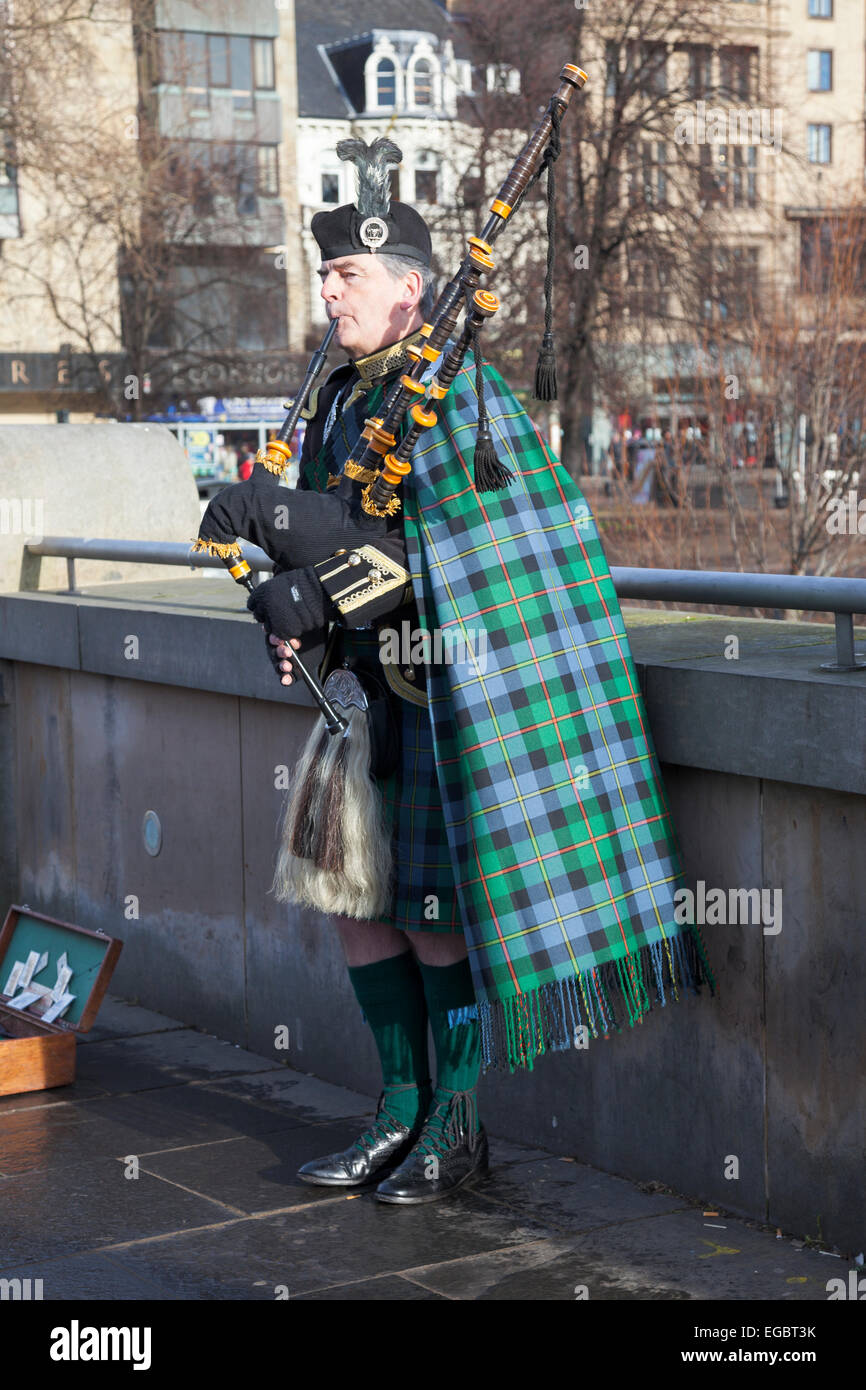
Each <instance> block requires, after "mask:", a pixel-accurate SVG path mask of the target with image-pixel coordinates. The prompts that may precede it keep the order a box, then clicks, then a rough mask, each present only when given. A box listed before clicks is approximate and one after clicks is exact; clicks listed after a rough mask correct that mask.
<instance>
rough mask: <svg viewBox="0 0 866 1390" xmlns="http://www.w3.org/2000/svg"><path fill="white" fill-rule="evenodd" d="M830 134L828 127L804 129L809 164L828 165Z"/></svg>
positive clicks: (830, 150) (830, 157)
mask: <svg viewBox="0 0 866 1390" xmlns="http://www.w3.org/2000/svg"><path fill="white" fill-rule="evenodd" d="M832 132H833V127H832V126H829V125H808V126H807V127H806V149H807V158H808V160H809V163H810V164H829V163H830V162H831V159H832V153H833V151H832V144H833V141H832Z"/></svg>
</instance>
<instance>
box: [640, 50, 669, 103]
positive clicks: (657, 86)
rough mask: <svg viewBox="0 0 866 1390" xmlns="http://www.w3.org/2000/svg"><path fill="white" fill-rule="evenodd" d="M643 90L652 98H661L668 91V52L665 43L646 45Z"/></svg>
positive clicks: (641, 75)
mask: <svg viewBox="0 0 866 1390" xmlns="http://www.w3.org/2000/svg"><path fill="white" fill-rule="evenodd" d="M641 60H642V61H641V72H640V78H641V82H640V85H641V90H642V91H644V92H646V93H648V94H649V95H651V96H661V95H663V94H664V93H665V92H666V91H667V89H668V74H667V61H668V52H667V48H666V46H665V45H664V44H663V43H647V44H644V47H643V51H642V53H641Z"/></svg>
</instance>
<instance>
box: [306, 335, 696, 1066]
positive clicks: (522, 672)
mask: <svg viewBox="0 0 866 1390" xmlns="http://www.w3.org/2000/svg"><path fill="white" fill-rule="evenodd" d="M431 370H435V364H434V366H433V368H432V369H431ZM485 401H486V403H487V410H488V415H489V418H490V428H491V432H492V435H493V440H494V443H495V445H496V449H497V453H498V455H499V458H500V460H501V461H502V462H503V463H504V464H505V465H506V466H507V467H508V468H509V469H510V470H511V471H512V472H513V473H514V475H515V476H514V481H513V482H512V483H510V484H509V486H508V487H507V488H506V489H504V490H503V491H501V492H490V493H483V494H479V493H477V492H476V491H475V488H474V485H473V478H472V460H473V454H474V446H475V434H476V428H477V397H476V393H475V385H474V363H473V361H472V357H471V354H470V355H469V357H468V360H467V362H466V364H465V365H464V367H463V369H462V371H461V372H460V373H459V375H458V376H457V378H456V380H455V382H454V384H453V386H452V387H451V389H450V391H449V392H448V395H447V396H446V397H445V399H444V400H443V401H441V402H439V403H438V404H437V412H438V415H439V423H438V425H437V426H435V427H434V428H433V429H432V430H428V431H426V432H425V434H424V435H423V436H422V437H421V439H420V440H419V441H418V444H417V445H416V447H415V450H414V451H413V454H412V470H413V471H412V473H411V474H409V475H408V477H407V478H406V479H405V480H404V482H403V484H402V499H403V523H404V529H405V536H406V543H407V551H408V562H409V568H410V570H411V572H412V580H413V588H414V591H415V597H416V600H417V603H418V611H419V617H420V623H421V627H422V629H426V630H427V632H428V633H429V638H428V639H427V640H428V642H429V646H430V649H431V651H432V652H433V653H434V654H436V642H435V640H434V639H435V634H436V630H437V629H438V630H439V631H440V632H441V637H440V638H439V641H440V642H441V648H440V653H441V656H442V657H444V659H439V660H434V661H431V664H430V665H429V666H428V687H429V692H430V718H431V723H432V728H433V743H434V750H435V758H436V769H437V776H438V780H439V787H440V792H441V797H442V805H443V808H444V812H445V821H446V825H447V832H448V840H449V847H450V852H451V861H452V865H453V870H454V877H455V881H456V885H457V893H458V901H459V904H460V912H461V918H462V921H463V927H464V932H465V935H466V941H467V945H468V949H469V960H470V964H471V968H472V977H473V983H474V988H475V994H476V1000H477V1004H476V1005H474V1006H472V1008H471V1009H469V1010H457V1011H454V1012H453V1016H452V1017H451V1022H452V1023H455V1022H459V1021H462V1019H464V1018H466V1017H468V1016H477V1017H478V1019H479V1021H480V1025H481V1035H482V1057H483V1062H482V1065H483V1069H484V1070H485V1071H487V1070H488V1069H489V1068H491V1067H492V1068H500V1069H504V1068H506V1067H507V1068H508V1069H509V1070H510V1071H512V1072H513V1071H514V1070H515V1068H517V1067H522V1068H528V1069H530V1070H531V1069H532V1065H533V1059H534V1058H535V1057H537V1056H539V1055H541V1054H543V1053H545V1052H548V1051H560V1050H562V1049H565V1048H568V1047H572V1046H574V1047H585V1046H586V1045H587V1043H588V1040H589V1037H590V1036H592V1037H593V1038H598V1037H600V1036H604V1037H608V1036H609V1034H610V1032H611V1030H614V1029H615V1030H617V1031H618V1030H619V1029H620V1028H621V1022H620V1019H621V1017H622V1013H623V1012H624V1013H625V1015H627V1017H628V1021H629V1024H630V1025H632V1026H633V1025H634V1024H635V1023H636V1022H638V1021H639V1020H640V1019H642V1017H643V1015H644V1014H645V1013H646V1012H647V1011H648V1010H649V1009H650V1008H651V1007H652V1001H651V999H650V994H651V992H652V994H653V995H654V1000H655V1002H658V1003H659V1004H661V1005H664V1004H665V1003H666V1002H667V999H668V998H673V999H678V998H679V992H678V990H679V988H685V989H689V990H691V991H693V992H697V991H698V988H699V986H700V985H701V984H702V983H704V982H706V983H707V984H708V985H709V987H710V989H711V991H712V992H713V993H715V982H714V979H713V976H712V972H711V969H710V966H709V963H708V961H707V957H706V953H705V950H704V945H703V942H702V940H701V937H700V933H699V931H698V930H697V927H696V926H694V925H692V924H684V925H679V924H677V923H676V921H675V916H674V912H675V902H674V894H675V893H676V891H677V889H679V888H682V887H684V886H685V880H684V878H683V874H682V869H681V864H680V857H679V851H678V846H677V842H676V836H675V832H674V828H673V825H672V822H671V816H670V811H669V808H668V805H667V800H666V796H665V791H664V786H663V783H662V780H661V774H660V771H659V766H658V761H657V758H656V754H655V750H654V746H653V742H652V736H651V732H650V728H649V725H648V722H647V716H646V710H645V708H644V703H643V699H642V697H641V693H640V687H639V683H638V678H637V674H636V671H635V667H634V663H633V661H632V657H631V653H630V650H629V644H628V638H627V636H626V630H625V625H624V623H623V619H622V614H621V612H620V608H619V603H618V601H617V596H616V592H615V590H614V587H613V582H612V580H611V577H610V572H609V569H608V565H607V561H606V560H605V556H604V552H603V550H602V546H601V542H600V540H599V536H598V531H597V528H596V525H595V522H594V520H593V518H592V515H591V514H590V510H589V507H588V506H587V504H586V502H585V501H584V499H583V497H582V495H581V493H580V490H579V489H578V487H577V486H576V484H575V483H574V482H573V480H572V479H571V477H570V476H569V475H568V474H567V473H566V471H565V470H564V469H563V468H562V467H561V466H560V465H559V463H557V462H556V460H555V459H554V458H553V457H552V456H551V455H550V453H549V452H548V450H547V448H546V447H545V444H544V441H543V440H542V438H541V436H540V434H539V433H538V431H537V429H536V428H535V426H534V425H533V423H532V421H531V420H530V418H529V416H528V415H527V414H526V412H525V411H524V410H523V409H522V407H521V406H520V404H519V403H518V401H517V400H516V398H515V397H514V395H513V394H512V392H511V391H510V389H509V388H508V386H507V385H506V384H505V382H504V381H503V379H502V377H501V376H500V375H499V373H498V372H496V371H495V370H494V369H493V368H491V367H486V368H485ZM368 413H369V404H368V403H365V402H364V401H363V400H361V401H360V402H358V403H357V409H356V415H357V418H356V419H351V418H345V417H344V421H343V426H342V428H341V431H340V434H341V439H342V440H344V441H345V442H346V443H347V444H348V445H349V446H350V447H351V445H352V444H354V443H355V442H356V439H357V435H358V434H360V429H361V427H362V425H363V421H364V418H365V417H366V415H367V414H368ZM336 433H337V431H336V430H332V432H331V435H330V436H329V440H328V445H330V446H331V448H330V450H329V452H330V453H332V454H333V452H334V450H333V443H334V441H333V437H334V435H335V434H336ZM353 436H354V437H353ZM328 445H326V446H325V448H327V447H328ZM322 452H323V453H324V448H323V450H322ZM335 452H336V453H341V452H342V450H340V449H337V450H336V451H335ZM346 456H347V455H346ZM344 458H345V456H344ZM343 461H344V459H343ZM314 462H315V461H314ZM335 463H337V460H336V458H334V457H333V456H332V457H331V458H330V459H329V466H330V468H331V469H333V468H334V466H335ZM337 467H339V468H341V467H342V461H340V462H339V463H338V464H337ZM314 471H315V470H314V469H313V468H311V469H309V470H308V474H307V478H306V479H305V482H306V485H307V486H311V485H312V486H316V481H314ZM318 486H319V487H321V486H322V483H321V482H318ZM428 659H429V658H428Z"/></svg>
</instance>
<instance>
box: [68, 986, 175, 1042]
mask: <svg viewBox="0 0 866 1390" xmlns="http://www.w3.org/2000/svg"><path fill="white" fill-rule="evenodd" d="M183 1027H184V1025H183V1024H182V1023H181V1022H180V1021H179V1020H178V1019H176V1018H169V1017H168V1015H167V1014H160V1013H157V1012H156V1011H155V1010H154V1009H145V1008H143V1007H142V1006H141V1005H140V1004H131V1003H129V1002H127V1000H125V999H116V998H115V997H114V996H113V995H110V994H107V995H106V996H105V998H104V999H103V1001H102V1003H101V1005H100V1007H99V1013H98V1015H97V1018H96V1022H95V1023H94V1025H93V1027H92V1028H91V1029H90V1031H89V1032H87V1033H81V1034H79V1035H78V1041H79V1042H81V1043H89V1042H104V1041H105V1039H106V1038H134V1037H137V1036H138V1035H139V1034H141V1033H167V1032H175V1031H176V1030H178V1029H182V1028H183Z"/></svg>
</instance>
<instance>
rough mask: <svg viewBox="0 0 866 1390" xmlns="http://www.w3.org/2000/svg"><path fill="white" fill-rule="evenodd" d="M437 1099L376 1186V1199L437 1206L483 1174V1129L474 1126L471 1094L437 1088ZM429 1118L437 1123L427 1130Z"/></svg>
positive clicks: (485, 1143) (485, 1153)
mask: <svg viewBox="0 0 866 1390" xmlns="http://www.w3.org/2000/svg"><path fill="white" fill-rule="evenodd" d="M436 1097H437V1098H436V1099H435V1102H434V1105H433V1106H432V1108H431V1112H430V1114H429V1115H428V1116H427V1118H426V1120H425V1121H424V1128H423V1129H422V1131H421V1134H420V1136H419V1138H418V1142H417V1143H416V1144H415V1146H414V1147H413V1148H412V1150H411V1152H410V1153H409V1154H408V1156H407V1157H406V1158H405V1159H404V1160H403V1162H402V1163H401V1164H400V1165H399V1167H398V1168H397V1169H395V1171H394V1172H393V1173H391V1175H390V1177H387V1178H385V1180H384V1182H380V1184H379V1186H378V1187H377V1188H376V1194H375V1195H376V1199H377V1201H379V1202H394V1203H398V1204H400V1205H405V1206H408V1205H410V1204H412V1203H417V1202H436V1201H438V1200H439V1199H440V1198H441V1197H448V1196H449V1195H450V1194H451V1193H452V1192H456V1190H457V1188H458V1187H463V1186H464V1184H465V1183H469V1182H472V1181H474V1180H475V1179H476V1178H478V1177H480V1176H482V1175H484V1174H486V1173H487V1172H488V1169H489V1166H490V1164H489V1145H488V1140H487V1131H486V1130H485V1128H484V1126H483V1125H481V1124H479V1125H478V1127H477V1129H476V1127H475V1113H474V1109H475V1107H474V1099H475V1095H474V1092H473V1091H445V1090H442V1089H438V1088H437V1093H436ZM434 1118H436V1120H437V1123H436V1124H434V1125H432V1126H431V1123H430V1122H431V1120H433V1119H434ZM443 1119H444V1130H443V1129H442V1128H441V1127H440V1125H441V1121H442V1120H443ZM433 1158H435V1159H436V1162H435V1163H433V1162H432V1161H431V1160H432V1159H433Z"/></svg>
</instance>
